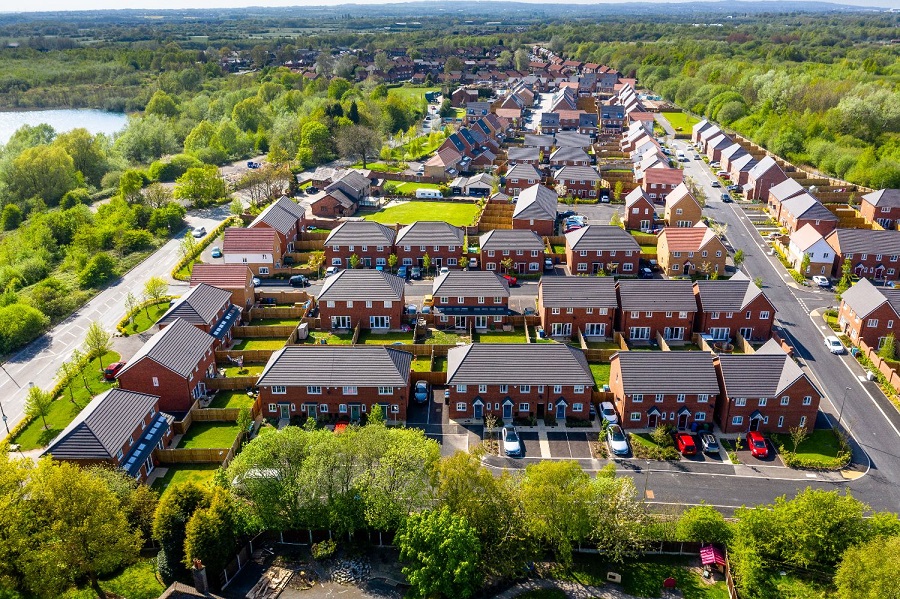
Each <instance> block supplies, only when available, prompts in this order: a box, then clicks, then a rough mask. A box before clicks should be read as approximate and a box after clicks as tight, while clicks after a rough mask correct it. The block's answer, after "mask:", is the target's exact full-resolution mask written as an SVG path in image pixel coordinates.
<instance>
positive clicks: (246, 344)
mask: <svg viewBox="0 0 900 599" xmlns="http://www.w3.org/2000/svg"><path fill="white" fill-rule="evenodd" d="M286 342H287V339H241V341H240V342H238V343H237V344H236V345H235V346H234V347H233V348H232V350H233V351H241V350H244V349H248V350H249V349H273V350H274V349H281V348H282V347H284V344H285V343H286Z"/></svg>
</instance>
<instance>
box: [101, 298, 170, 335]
mask: <svg viewBox="0 0 900 599" xmlns="http://www.w3.org/2000/svg"><path fill="white" fill-rule="evenodd" d="M177 297H180V296H178V295H164V296H162V297H161V298H159V299H158V300H155V299H148V300H145V301H143V302H141V303H140V304H138V305H137V306H135V307H134V309H133V310H132V311H131V312H129V313H128V314H126V315H125V317H124V318H123V319H122V320H120V321H119V324H117V325H116V330H117V331H119V332H120V333H122V334H123V335H125V336H126V337H127V336H128V335H129V333H128V331H127V329H126V328H125V327H127V326H128V323H129V322H130V321H131V319H132V318H134V317H135V316H137V314H138V312H140V311H141V310H143V309H144V308H149V307H150V306H155V305H156V304H160V303H162V302H170V301H172V300H173V299H175V298H177Z"/></svg>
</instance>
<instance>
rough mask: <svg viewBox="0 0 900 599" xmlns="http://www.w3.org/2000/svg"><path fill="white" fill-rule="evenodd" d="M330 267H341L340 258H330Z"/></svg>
mask: <svg viewBox="0 0 900 599" xmlns="http://www.w3.org/2000/svg"><path fill="white" fill-rule="evenodd" d="M331 265H332V266H340V265H341V259H340V258H332V259H331Z"/></svg>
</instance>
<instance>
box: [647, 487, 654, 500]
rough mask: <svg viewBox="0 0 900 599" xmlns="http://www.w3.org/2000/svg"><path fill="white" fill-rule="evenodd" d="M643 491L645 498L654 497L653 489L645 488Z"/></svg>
mask: <svg viewBox="0 0 900 599" xmlns="http://www.w3.org/2000/svg"><path fill="white" fill-rule="evenodd" d="M645 493H646V495H647V497H646V498H647V499H653V498H654V497H655V495H654V494H653V491H651V490H650V489H647V490H646V491H645Z"/></svg>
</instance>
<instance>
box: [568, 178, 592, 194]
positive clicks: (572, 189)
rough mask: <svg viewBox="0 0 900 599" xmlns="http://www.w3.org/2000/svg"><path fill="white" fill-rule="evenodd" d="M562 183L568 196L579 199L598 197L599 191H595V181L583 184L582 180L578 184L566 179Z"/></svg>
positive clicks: (586, 181)
mask: <svg viewBox="0 0 900 599" xmlns="http://www.w3.org/2000/svg"><path fill="white" fill-rule="evenodd" d="M561 183H562V184H563V185H565V186H566V194H567V195H570V196H575V197H579V198H596V197H597V190H596V189H594V181H588V180H585V181H584V183H583V184H582V183H581V182H580V180H579V182H578V183H572V182H571V181H570V180H569V179H565V180H563V181H561Z"/></svg>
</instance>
